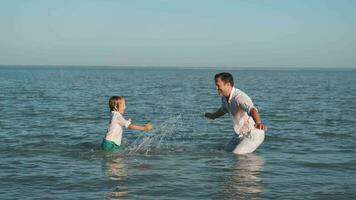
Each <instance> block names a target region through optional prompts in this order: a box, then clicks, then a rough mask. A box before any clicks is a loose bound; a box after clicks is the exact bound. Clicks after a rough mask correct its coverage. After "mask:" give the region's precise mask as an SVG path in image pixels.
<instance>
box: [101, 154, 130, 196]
mask: <svg viewBox="0 0 356 200" xmlns="http://www.w3.org/2000/svg"><path fill="white" fill-rule="evenodd" d="M104 162H105V163H104V166H105V171H106V174H107V176H108V178H109V179H110V180H111V181H113V182H114V185H115V190H114V191H111V192H109V193H108V194H107V199H110V200H111V199H122V198H123V197H125V196H127V194H128V192H127V191H128V186H127V180H126V179H127V169H126V165H125V160H124V157H117V158H115V159H111V160H105V161H104Z"/></svg>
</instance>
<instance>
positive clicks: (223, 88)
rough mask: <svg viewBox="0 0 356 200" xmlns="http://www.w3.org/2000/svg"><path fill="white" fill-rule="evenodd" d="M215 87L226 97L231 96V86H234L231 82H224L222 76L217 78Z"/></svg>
mask: <svg viewBox="0 0 356 200" xmlns="http://www.w3.org/2000/svg"><path fill="white" fill-rule="evenodd" d="M215 87H216V90H217V91H218V93H219V95H221V96H224V97H229V96H230V92H231V88H232V86H231V85H230V83H224V81H222V80H221V79H220V78H217V79H216V80H215Z"/></svg>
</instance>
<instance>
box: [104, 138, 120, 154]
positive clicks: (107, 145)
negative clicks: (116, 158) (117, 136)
mask: <svg viewBox="0 0 356 200" xmlns="http://www.w3.org/2000/svg"><path fill="white" fill-rule="evenodd" d="M101 148H102V149H103V150H105V151H122V150H124V148H123V147H122V146H120V145H117V144H116V143H115V142H112V141H110V140H105V139H103V142H102V143H101Z"/></svg>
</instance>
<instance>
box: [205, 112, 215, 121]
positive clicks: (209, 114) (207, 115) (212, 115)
mask: <svg viewBox="0 0 356 200" xmlns="http://www.w3.org/2000/svg"><path fill="white" fill-rule="evenodd" d="M205 117H206V118H209V119H215V117H214V114H213V113H210V112H208V113H205Z"/></svg>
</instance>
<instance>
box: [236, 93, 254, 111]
mask: <svg viewBox="0 0 356 200" xmlns="http://www.w3.org/2000/svg"><path fill="white" fill-rule="evenodd" d="M237 102H238V105H239V107H241V108H242V109H243V110H244V111H245V112H247V114H248V115H250V111H251V109H252V108H255V106H254V105H253V102H252V100H251V98H250V97H248V96H247V95H241V96H239V97H238V99H237Z"/></svg>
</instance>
